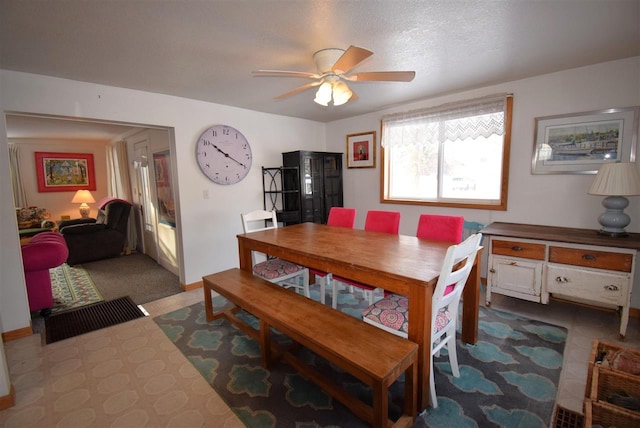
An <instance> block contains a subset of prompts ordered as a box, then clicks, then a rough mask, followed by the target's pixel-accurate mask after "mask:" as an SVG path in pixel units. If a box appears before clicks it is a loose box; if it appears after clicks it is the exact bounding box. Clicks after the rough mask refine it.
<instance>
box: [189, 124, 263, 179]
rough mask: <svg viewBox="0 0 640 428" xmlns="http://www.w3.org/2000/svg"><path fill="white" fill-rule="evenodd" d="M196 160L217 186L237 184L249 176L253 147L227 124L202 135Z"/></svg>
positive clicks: (216, 126) (210, 129)
mask: <svg viewBox="0 0 640 428" xmlns="http://www.w3.org/2000/svg"><path fill="white" fill-rule="evenodd" d="M196 159H197V160H198V166H200V169H201V170H202V172H204V174H205V175H206V176H207V177H208V178H209V179H210V180H211V181H213V182H214V183H218V184H235V183H238V182H240V181H241V180H242V179H243V178H245V177H246V176H247V174H249V170H250V169H251V160H252V156H251V146H250V145H249V141H247V139H246V138H245V136H244V135H242V132H240V131H238V130H237V129H235V128H233V127H231V126H227V125H214V126H212V127H210V128H208V129H207V130H206V131H204V132H203V133H202V135H200V138H199V139H198V144H197V145H196Z"/></svg>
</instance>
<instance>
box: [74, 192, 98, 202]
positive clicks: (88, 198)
mask: <svg viewBox="0 0 640 428" xmlns="http://www.w3.org/2000/svg"><path fill="white" fill-rule="evenodd" d="M95 201H96V200H95V199H93V196H92V195H91V192H89V191H88V190H78V191H77V192H76V194H75V195H74V196H73V199H72V200H71V203H73V204H92V203H94V202H95Z"/></svg>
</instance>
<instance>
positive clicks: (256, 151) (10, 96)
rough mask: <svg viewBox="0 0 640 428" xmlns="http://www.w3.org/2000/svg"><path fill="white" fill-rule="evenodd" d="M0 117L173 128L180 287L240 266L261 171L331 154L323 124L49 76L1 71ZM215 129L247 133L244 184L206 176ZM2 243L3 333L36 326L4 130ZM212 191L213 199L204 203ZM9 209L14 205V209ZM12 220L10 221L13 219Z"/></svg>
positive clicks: (259, 192) (0, 295)
mask: <svg viewBox="0 0 640 428" xmlns="http://www.w3.org/2000/svg"><path fill="white" fill-rule="evenodd" d="M0 88H1V90H2V97H0V110H2V111H3V112H7V111H13V112H32V113H42V114H51V115H62V116H72V117H83V118H89V119H100V120H113V121H120V122H127V123H138V124H143V125H151V126H161V127H169V128H173V130H174V135H175V140H174V141H172V142H171V144H172V153H173V154H174V155H175V157H176V165H177V176H178V184H179V189H178V191H177V192H176V193H177V194H178V195H179V201H177V202H178V203H179V212H180V215H181V218H179V219H178V221H179V222H180V225H181V228H182V246H181V250H182V251H183V257H182V259H183V260H184V266H181V269H180V273H181V282H183V283H186V284H190V283H194V282H197V281H200V280H201V278H202V276H203V275H207V274H209V273H212V272H216V271H219V270H222V269H226V268H229V267H233V266H237V265H238V250H237V241H236V238H235V236H236V234H238V233H241V232H242V225H241V223H240V213H241V212H244V211H249V210H253V209H257V208H262V206H263V202H262V173H261V169H260V167H261V166H263V165H264V166H279V165H281V164H282V155H281V153H282V152H284V151H291V150H297V149H306V150H324V148H325V147H324V141H325V134H324V128H325V126H324V124H321V123H317V122H312V121H308V120H301V119H294V118H288V117H283V116H276V115H270V114H264V113H258V112H254V111H249V110H244V109H239V108H233V107H228V106H222V105H217V104H212V103H206V102H201V101H195V100H188V99H184V98H178V97H171V96H166V95H160V94H153V93H148V92H141V91H134V90H129V89H122V88H115V87H108V86H103V85H96V84H90V83H84V82H76V81H71V80H65V79H57V78H52V77H47V76H39V75H33V74H27V73H19V72H13V71H7V70H0ZM214 124H228V125H231V126H233V127H235V128H237V129H238V130H240V131H241V132H242V133H243V134H244V135H245V136H246V137H247V139H248V140H249V142H250V143H251V146H252V150H253V166H252V169H251V172H250V174H249V175H248V176H247V178H245V179H244V180H243V181H242V182H241V183H239V184H236V185H233V186H228V187H227V186H220V185H217V184H214V183H213V182H211V181H209V180H208V179H207V178H206V177H205V175H204V174H202V173H201V172H200V169H199V168H198V165H197V163H196V160H195V144H196V140H197V138H198V137H199V136H200V134H201V133H202V131H204V130H205V129H206V128H207V127H209V126H211V125H214ZM0 138H1V139H2V144H0V146H1V147H0V154H1V159H0V160H1V161H2V164H1V165H2V170H1V171H0V183H1V185H0V186H1V187H0V189H2V194H0V196H2V199H1V200H2V201H3V202H2V211H1V213H2V215H3V217H5V218H2V219H1V220H4V221H2V222H0V238H3V239H2V241H3V245H2V246H0V247H1V248H2V250H0V251H2V252H3V255H4V252H6V253H7V254H6V257H0V258H1V259H2V260H1V261H0V263H2V265H1V266H2V277H1V279H0V281H2V282H0V323H1V324H2V329H3V330H2V331H10V330H16V329H18V328H22V327H25V326H28V325H29V311H28V308H27V303H26V291H25V287H24V278H23V274H22V268H21V266H22V263H21V261H20V250H19V241H18V234H17V233H18V232H17V225H16V221H15V213H14V211H13V207H12V205H13V204H12V203H9V204H8V201H11V200H12V198H11V188H10V185H9V182H10V178H9V172H8V168H5V165H7V164H8V152H7V147H6V131H5V129H4V121H3V128H2V129H0ZM204 190H208V192H209V199H204V198H203V191H204ZM7 204H8V205H7ZM6 217H8V218H6Z"/></svg>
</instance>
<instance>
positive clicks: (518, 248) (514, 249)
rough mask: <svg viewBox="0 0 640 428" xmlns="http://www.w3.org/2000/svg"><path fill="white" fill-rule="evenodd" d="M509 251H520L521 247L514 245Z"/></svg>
mask: <svg viewBox="0 0 640 428" xmlns="http://www.w3.org/2000/svg"><path fill="white" fill-rule="evenodd" d="M511 249H512V250H513V251H522V247H521V246H519V245H514V246H513V247H511Z"/></svg>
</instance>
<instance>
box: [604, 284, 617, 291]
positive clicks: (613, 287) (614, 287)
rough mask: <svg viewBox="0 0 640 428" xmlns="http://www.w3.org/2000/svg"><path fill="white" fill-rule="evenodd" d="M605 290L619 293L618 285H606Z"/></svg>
mask: <svg viewBox="0 0 640 428" xmlns="http://www.w3.org/2000/svg"><path fill="white" fill-rule="evenodd" d="M604 289H605V290H607V291H618V290H619V288H618V286H617V285H613V284H609V285H605V286H604Z"/></svg>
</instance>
